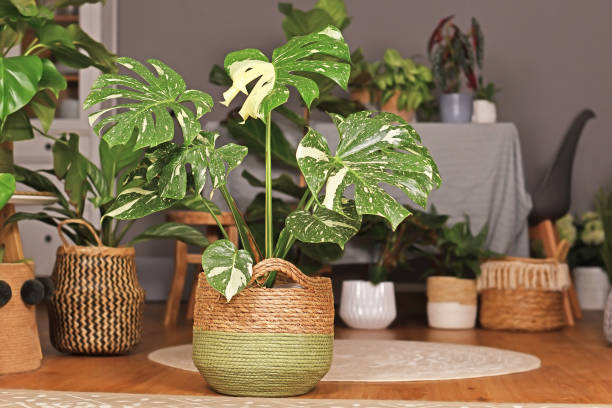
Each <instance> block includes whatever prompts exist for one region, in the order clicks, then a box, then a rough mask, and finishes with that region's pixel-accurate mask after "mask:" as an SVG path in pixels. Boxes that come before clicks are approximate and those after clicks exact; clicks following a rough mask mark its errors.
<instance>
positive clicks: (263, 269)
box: [249, 258, 313, 289]
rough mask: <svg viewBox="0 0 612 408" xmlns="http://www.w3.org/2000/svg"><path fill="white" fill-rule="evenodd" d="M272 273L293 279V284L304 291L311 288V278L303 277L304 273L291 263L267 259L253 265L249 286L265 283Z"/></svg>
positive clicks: (277, 259) (278, 259)
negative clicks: (275, 272) (296, 284)
mask: <svg viewBox="0 0 612 408" xmlns="http://www.w3.org/2000/svg"><path fill="white" fill-rule="evenodd" d="M274 271H277V272H279V273H282V274H283V275H285V276H286V277H288V278H291V279H293V281H294V282H295V283H298V284H299V285H300V286H301V287H303V288H305V289H312V288H313V283H312V278H310V277H308V276H306V275H304V273H303V272H302V271H300V270H299V268H298V267H297V266H295V265H294V264H292V263H291V262H288V261H285V260H284V259H280V258H267V259H263V260H261V261H260V262H258V263H257V264H255V266H254V267H253V275H252V276H251V281H250V282H249V285H252V284H253V283H258V284H263V283H264V282H265V281H266V279H267V277H268V274H269V273H270V272H274Z"/></svg>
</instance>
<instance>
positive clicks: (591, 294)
mask: <svg viewBox="0 0 612 408" xmlns="http://www.w3.org/2000/svg"><path fill="white" fill-rule="evenodd" d="M572 272H573V274H574V285H575V286H576V294H577V295H578V302H579V303H580V307H581V308H582V309H584V310H603V309H604V306H605V304H606V297H607V296H608V292H609V291H610V281H609V279H608V274H606V271H604V270H603V269H602V268H600V267H598V266H579V267H577V268H574V270H573V271H572Z"/></svg>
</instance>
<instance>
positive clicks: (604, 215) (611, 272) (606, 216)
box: [595, 190, 612, 281]
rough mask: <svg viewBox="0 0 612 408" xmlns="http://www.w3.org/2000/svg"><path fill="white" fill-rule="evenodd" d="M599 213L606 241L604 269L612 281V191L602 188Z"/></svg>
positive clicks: (602, 252) (603, 246) (598, 201)
mask: <svg viewBox="0 0 612 408" xmlns="http://www.w3.org/2000/svg"><path fill="white" fill-rule="evenodd" d="M595 202H596V208H597V214H598V215H599V218H600V219H601V224H602V227H603V231H604V241H603V243H602V245H601V257H602V260H603V265H604V269H605V270H606V272H607V273H608V276H609V277H610V280H611V281H612V192H611V191H609V190H600V191H599V193H598V194H597V197H596V200H595Z"/></svg>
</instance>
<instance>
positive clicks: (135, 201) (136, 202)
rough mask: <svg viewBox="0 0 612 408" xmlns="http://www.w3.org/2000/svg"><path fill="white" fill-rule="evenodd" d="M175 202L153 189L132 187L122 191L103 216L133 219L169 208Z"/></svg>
mask: <svg viewBox="0 0 612 408" xmlns="http://www.w3.org/2000/svg"><path fill="white" fill-rule="evenodd" d="M175 202H176V201H175V200H171V199H164V198H161V197H160V196H159V195H158V194H157V191H155V190H150V189H145V188H140V187H133V188H128V189H126V190H124V191H122V192H121V194H119V196H118V197H117V199H116V200H115V201H114V202H113V204H112V206H111V208H109V210H108V212H107V213H106V214H105V215H104V216H105V217H111V218H117V219H120V220H134V219H139V218H142V217H144V216H146V215H149V214H153V213H154V212H157V211H162V210H165V209H167V208H170V207H171V206H172V205H173V204H174V203H175Z"/></svg>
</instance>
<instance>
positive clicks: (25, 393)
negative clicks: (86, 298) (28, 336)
mask: <svg viewBox="0 0 612 408" xmlns="http://www.w3.org/2000/svg"><path fill="white" fill-rule="evenodd" d="M585 406H590V407H601V408H604V407H608V408H609V407H612V405H601V404H598V405H584V404H583V405H573V404H516V403H514V404H511V403H507V404H498V403H492V402H432V401H392V400H346V399H344V400H340V399H284V398H232V397H223V396H218V397H198V396H186V395H155V394H114V393H104V392H95V393H94V392H71V391H65V392H59V391H38V390H0V407H10V408H17V407H19V408H145V407H160V408H161V407H163V408H196V407H197V408H212V407H225V408H280V407H283V408H311V407H320V408H344V407H347V408H354V407H357V408H563V407H567V408H574V407H585Z"/></svg>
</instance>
